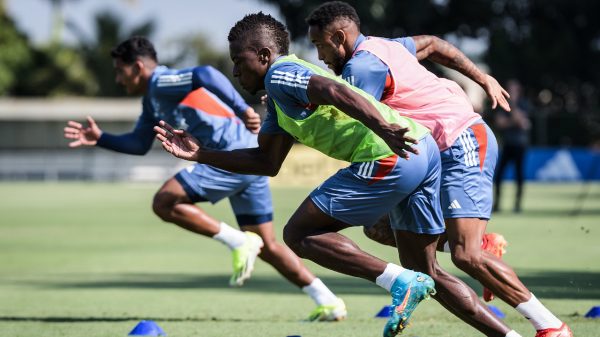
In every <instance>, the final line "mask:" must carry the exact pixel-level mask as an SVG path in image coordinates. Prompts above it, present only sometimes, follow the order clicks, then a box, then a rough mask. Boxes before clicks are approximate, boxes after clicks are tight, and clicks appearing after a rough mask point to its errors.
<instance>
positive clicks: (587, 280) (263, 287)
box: [21, 271, 600, 299]
mask: <svg viewBox="0 0 600 337" xmlns="http://www.w3.org/2000/svg"><path fill="white" fill-rule="evenodd" d="M228 279H229V275H219V274H217V275H206V276H198V275H190V274H166V273H163V274H160V273H134V274H116V275H102V277H101V279H98V280H90V281H29V284H30V285H32V286H38V287H44V288H55V289H56V288H63V289H73V288H84V289H198V290H202V289H227V288H229V287H228V285H227V282H228ZM321 279H322V280H323V282H325V284H327V285H328V287H329V288H331V290H333V291H334V292H335V293H336V294H339V295H344V294H360V295H383V294H385V292H384V291H383V290H382V289H381V288H379V287H378V286H376V285H374V284H372V283H370V282H367V281H365V280H362V279H357V278H352V277H348V276H343V275H340V276H325V277H321ZM461 279H462V280H463V281H464V282H465V283H467V284H468V285H470V286H471V287H472V288H473V289H475V290H476V292H477V293H479V294H481V289H482V286H481V285H480V284H479V283H478V282H477V281H476V280H474V279H472V278H469V277H461ZM520 279H521V281H523V283H524V284H525V285H526V286H527V287H528V288H529V290H531V291H532V292H533V293H534V294H536V296H537V297H539V298H554V299H600V272H582V271H530V272H524V273H522V274H521V276H520ZM21 284H22V281H21ZM236 291H249V292H262V293H289V294H297V293H298V292H299V289H298V288H296V287H295V286H293V285H292V284H291V283H289V282H287V281H285V280H284V279H283V278H282V277H279V276H276V275H274V276H262V275H256V276H254V277H252V279H250V280H249V281H247V283H246V284H245V285H244V286H243V287H242V288H241V289H237V290H236Z"/></svg>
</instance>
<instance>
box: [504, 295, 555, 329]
mask: <svg viewBox="0 0 600 337" xmlns="http://www.w3.org/2000/svg"><path fill="white" fill-rule="evenodd" d="M515 309H517V311H518V312H520V313H521V315H523V316H524V317H525V318H527V319H528V320H529V322H531V324H533V327H534V328H535V329H536V330H542V329H557V328H560V327H561V325H562V322H561V320H560V319H558V318H557V317H556V316H554V314H552V313H551V312H550V310H548V309H547V308H546V307H545V306H544V305H543V304H542V303H541V302H540V301H539V300H538V299H537V298H536V297H535V296H534V295H533V294H531V298H530V299H529V300H528V301H527V302H523V303H521V304H519V305H517V307H516V308H515Z"/></svg>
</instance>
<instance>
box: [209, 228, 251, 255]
mask: <svg viewBox="0 0 600 337" xmlns="http://www.w3.org/2000/svg"><path fill="white" fill-rule="evenodd" d="M219 226H220V229H219V233H217V234H215V236H213V239H215V240H217V241H219V242H222V243H224V244H226V245H227V247H229V249H235V248H237V247H239V246H241V245H243V244H244V242H246V234H244V232H242V231H240V230H237V229H235V228H233V227H231V226H229V225H228V224H226V223H224V222H221V223H220V224H219Z"/></svg>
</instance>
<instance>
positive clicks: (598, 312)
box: [585, 305, 600, 318]
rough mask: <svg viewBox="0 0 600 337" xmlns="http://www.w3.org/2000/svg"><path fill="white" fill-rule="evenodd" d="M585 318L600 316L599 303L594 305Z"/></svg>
mask: <svg viewBox="0 0 600 337" xmlns="http://www.w3.org/2000/svg"><path fill="white" fill-rule="evenodd" d="M585 318H600V306H598V305H597V306H595V307H592V308H591V309H590V311H588V313H587V314H585Z"/></svg>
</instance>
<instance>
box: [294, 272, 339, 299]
mask: <svg viewBox="0 0 600 337" xmlns="http://www.w3.org/2000/svg"><path fill="white" fill-rule="evenodd" d="M302 291H304V292H305V293H306V294H307V295H308V296H310V298H312V299H313V301H315V303H317V305H327V304H333V303H335V301H336V300H337V296H335V294H334V293H332V292H331V290H329V288H327V286H326V285H325V283H323V281H321V280H320V279H319V278H315V279H314V280H313V281H312V282H311V283H310V284H309V285H307V286H304V287H302Z"/></svg>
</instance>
